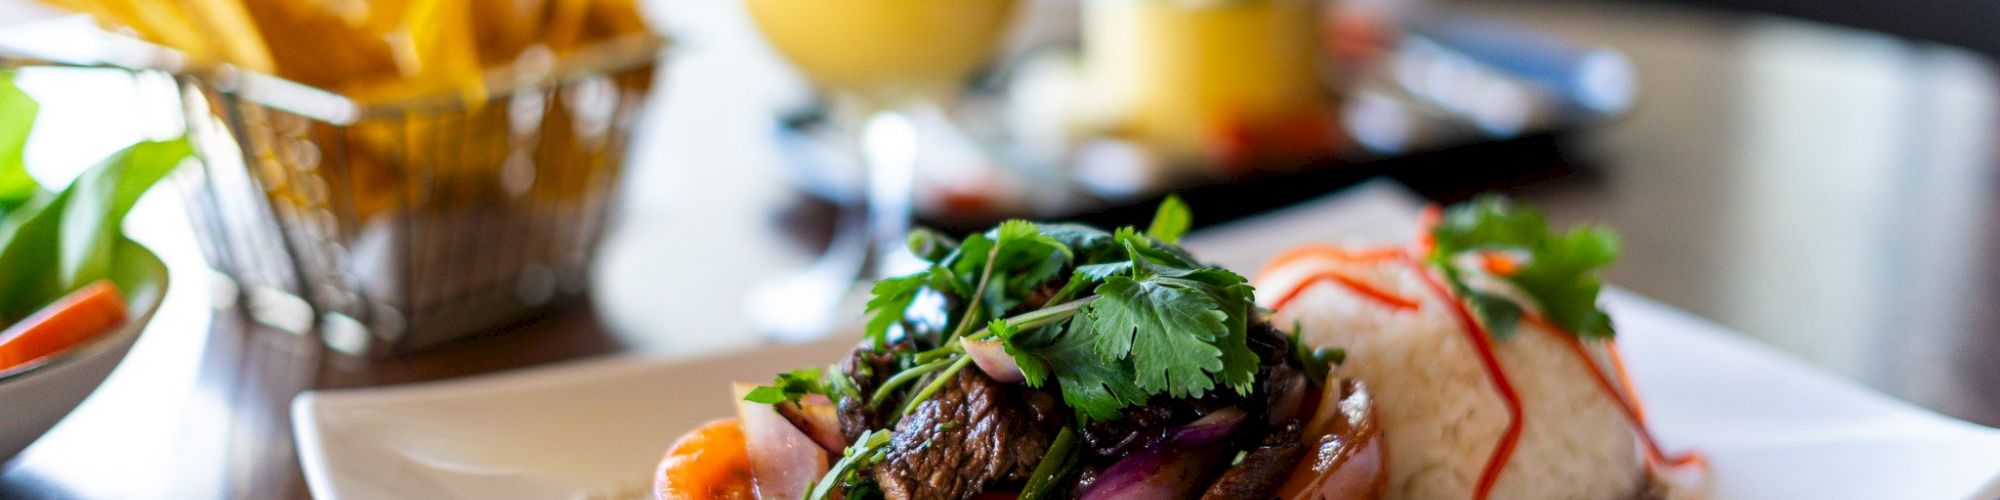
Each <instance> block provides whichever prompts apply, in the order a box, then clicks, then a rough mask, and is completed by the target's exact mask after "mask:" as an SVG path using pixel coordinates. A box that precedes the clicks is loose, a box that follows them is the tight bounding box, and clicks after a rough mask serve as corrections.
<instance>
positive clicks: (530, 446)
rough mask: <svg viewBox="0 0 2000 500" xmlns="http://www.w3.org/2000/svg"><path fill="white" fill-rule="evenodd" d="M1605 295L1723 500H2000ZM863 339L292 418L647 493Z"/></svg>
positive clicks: (1351, 228)
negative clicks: (703, 445) (728, 421)
mask: <svg viewBox="0 0 2000 500" xmlns="http://www.w3.org/2000/svg"><path fill="white" fill-rule="evenodd" d="M1415 207H1416V204H1415V202H1414V201H1413V198H1411V197H1410V196H1408V195H1407V194H1404V193H1402V192H1400V191H1398V190H1396V189H1394V188H1392V187H1388V186H1386V185H1383V184H1371V185H1367V186H1364V187H1361V188H1357V189H1353V190H1350V191H1348V192H1345V193H1342V194H1338V195H1334V196H1331V197H1328V198H1327V199H1325V200H1322V201H1318V202H1314V203H1309V204H1305V205H1301V206H1299V207H1294V208H1291V209H1286V210H1283V211H1280V212H1277V213H1273V214H1270V215H1266V216H1261V217H1258V218H1255V219H1251V220H1247V221H1244V222H1240V223H1236V224H1232V225H1230V226H1227V227H1220V228H1216V229H1214V230H1209V231H1204V232H1202V233H1200V234H1199V235H1197V236H1195V237H1194V238H1191V239H1190V241H1189V244H1188V246H1189V247H1190V250H1192V251H1193V252H1195V254H1197V255H1200V256H1202V257H1203V258H1206V259H1209V260H1212V261H1214V262H1216V263H1218V264H1222V265H1225V266H1228V267H1231V268H1233V269H1239V270H1249V269H1255V268H1256V265H1257V264H1259V263H1261V262H1262V260H1263V259H1264V258H1266V257H1268V256H1270V255H1272V254H1273V253H1275V252H1276V251H1278V250H1279V249H1282V248H1285V247H1288V246H1291V245H1295V244H1298V243H1302V242H1307V241H1324V240H1328V239H1333V238H1348V239H1357V240H1376V241H1391V240H1399V239H1403V238H1407V237H1408V236H1409V234H1408V233H1409V231H1410V229H1409V228H1411V227H1413V223H1412V214H1413V213H1414V212H1415ZM1604 300H1605V303H1606V307H1607V308H1609V309H1610V311H1611V314H1612V316H1613V317H1614V318H1616V321H1617V322H1618V326H1619V336H1620V342H1621V343H1622V344H1623V346H1624V350H1625V352H1626V353H1627V357H1628V358H1629V359H1628V360H1627V362H1628V363H1629V365H1628V367H1629V368H1630V370H1631V372H1632V377H1633V378H1634V380H1635V382H1636V383H1637V385H1638V387H1639V390H1640V392H1641V393H1642V394H1643V395H1644V397H1645V403H1646V407H1647V409H1648V411H1649V417H1650V419H1651V423H1652V424H1653V427H1654V429H1655V431H1656V432H1657V433H1658V434H1659V438H1660V439H1661V441H1662V442H1663V443H1664V445H1665V446H1667V447H1668V448H1669V449H1670V450H1678V449H1686V448H1692V449H1697V450H1700V451H1702V452H1704V453H1706V454H1707V455H1708V456H1709V458H1710V460H1711V462H1712V463H1713V466H1714V480H1715V484H1714V487H1715V488H1714V498H1717V499H1725V500H1726V499H1763V498H1818V499H1841V498H1854V499H1875V498H1939V499H1967V498H1976V499H1987V498H1996V497H2000V489H1996V488H1995V486H1996V485H1995V484H1994V479H1995V478H1994V476H1995V474H1996V472H2000V431H1995V430H1993V429H1989V428H1985V427H1981V426H1977V425H1973V424H1969V423H1965V422H1961V421H1957V420H1953V419H1950V418H1946V417H1943V416H1940V415H1938V414H1936V413H1933V412H1930V411H1926V410H1923V409H1921V408H1917V407H1915V406H1912V405H1910V404H1908V403H1904V402H1901V401H1898V400H1895V399H1892V398H1889V397H1887V396H1884V395H1882V394H1880V393H1877V392H1874V391H1872V390H1869V389H1867V388H1864V387H1861V386H1859V385H1856V384H1853V383H1850V382H1847V381H1844V380H1841V379H1838V378H1836V377H1834V376H1832V375H1830V374H1828V373H1826V372H1824V371H1822V370H1819V369H1815V368H1812V367H1810V366H1807V365H1805V364H1803V363H1800V362H1798V361H1796V360H1793V359H1791V358H1789V357H1786V356H1785V355H1783V354H1781V353H1778V352H1776V351H1773V350H1772V349H1770V348H1767V347H1764V346H1762V345H1759V344H1756V343H1754V342H1753V341H1750V340H1746V339H1744V338H1743V337H1741V336H1740V335H1737V334H1735V333H1731V332H1728V331H1726V330H1724V329H1722V328H1720V327H1718V326H1716V325H1714V324H1711V323H1708V322H1706V321H1703V320H1701V319H1699V318H1695V317H1693V316H1690V315H1688V314H1686V313H1683V312H1679V311H1676V310H1673V309H1672V308H1669V307H1666V306H1664V305H1661V304H1659V303H1656V302H1653V301H1651V300H1648V299H1645V298H1643V297H1639V296H1637V295H1634V294H1631V293H1627V292H1623V291H1620V290H1612V291H1610V292H1609V293H1607V294H1606V296H1605V299H1604ZM853 344H854V341H853V340H852V339H850V338H841V339H829V340H824V341H819V342H815V343H811V344H801V345H788V346H769V347H760V348H756V349H754V350H751V351H748V352H737V353H732V354H725V355H721V356H715V357H709V358H704V359H698V360H691V361H688V360H682V361H676V360H664V359H649V358H643V357H619V358H611V359H603V360H593V361H583V362H575V363H569V364H565V365H558V366H552V367H547V368H537V369H530V370H523V371H518V372H512V373H506V374H500V375H492V376H484V377H477V378H469V379H460V380H452V381H444V382H435V383H425V384H415V385H407V386H398V387H388V388H374V389H350V390H341V391H323V392H312V393H307V394H303V395H300V396H299V397H298V399H297V400H296V401H294V404H293V419H294V422H293V423H294V425H293V428H294V431H295V432H296V434H297V438H298V449H299V453H300V457H301V461H302V462H303V465H304V467H305V474H306V479H307V481H308V483H310V485H311V488H312V492H313V495H314V496H316V497H319V498H322V499H340V498H347V499H377V498H431V499H452V498H464V499H503V498H624V497H633V498H645V497H647V496H648V493H647V488H648V484H649V479H648V478H649V476H650V474H651V472H652V468H653V465H654V463H655V461H657V459H658V458H659V455H660V454H661V452H663V451H664V450H665V448H666V446H667V445H668V444H669V443H671V442H672V441H673V440H674V438H675V437H677V436H678V435H679V434H680V433H682V432H684V431H686V430H688V429H689V428H692V427H693V426H695V425H697V424H699V423H701V422H704V421H707V420H711V419H715V418H720V417H726V416H729V415H730V414H731V411H732V410H731V408H732V407H731V402H730V400H729V388H728V383H729V382H732V381H739V380H741V381H759V382H761V381H765V380H769V379H770V377H771V376H772V374H774V373H777V372H780V371H785V370H789V369H792V368H796V367H799V366H807V365H818V364H825V363H828V362H830V361H832V360H835V359H838V358H839V357H840V356H841V355H842V354H843V353H844V351H845V350H846V349H847V348H848V347H850V346H852V345H853Z"/></svg>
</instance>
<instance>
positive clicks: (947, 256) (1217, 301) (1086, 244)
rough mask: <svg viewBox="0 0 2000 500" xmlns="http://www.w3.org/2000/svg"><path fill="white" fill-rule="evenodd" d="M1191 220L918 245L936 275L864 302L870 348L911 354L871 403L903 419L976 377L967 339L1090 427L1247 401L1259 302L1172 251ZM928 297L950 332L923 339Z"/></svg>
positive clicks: (1168, 212)
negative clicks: (895, 406) (1142, 407)
mask: <svg viewBox="0 0 2000 500" xmlns="http://www.w3.org/2000/svg"><path fill="white" fill-rule="evenodd" d="M1192 221H1193V216H1192V214H1190V213H1189V211H1188V209H1187V206H1186V205H1185V204H1183V203H1182V202H1181V201H1180V200H1179V199H1178V198H1168V199H1167V201H1166V202H1164V203H1162V204H1161V205H1160V208H1159V210H1158V212H1157V213H1156V214H1155V216H1154V220H1153V222H1152V223H1151V224H1150V225H1148V226H1147V229H1146V230H1145V231H1144V232H1141V231H1140V230H1138V229H1136V228H1133V227H1124V228H1119V229H1117V230H1115V231H1108V232H1107V231H1104V230H1101V229H1096V228H1092V227H1088V226H1082V225H1076V224H1035V223H1030V222H1025V221H1007V222H1004V223H1001V224H1000V225H999V226H997V227H995V228H993V229H991V230H988V231H986V232H983V233H977V234H972V235H969V236H967V237H966V238H965V239H964V240H963V241H957V242H954V241H951V240H950V239H949V238H946V237H944V236H942V235H938V234H936V233H934V232H929V231H920V232H917V233H915V234H913V236H912V239H911V248H912V250H913V253H916V254H918V255H919V256H921V257H925V258H926V259H927V260H929V261H930V262H931V264H932V265H931V266H930V267H929V268H928V269H926V270H925V271H922V272H918V273H915V274H911V275H907V276H900V277H894V278H889V279H885V280H882V281H880V282H877V283H876V284H875V286H874V288H873V290H872V292H873V297H872V298H871V300H869V302H868V315H869V321H868V326H867V335H868V337H869V339H871V343H870V344H871V345H872V346H874V348H875V349H877V350H888V351H900V352H904V353H905V354H907V357H906V362H905V363H904V364H903V366H905V367H906V368H905V369H903V370H902V371H900V372H898V373H896V374H894V375H891V376H890V377H889V378H888V379H887V380H885V381H884V383H883V384H882V385H881V387H879V388H878V389H877V393H876V394H874V395H873V396H872V397H871V398H870V403H871V404H877V405H880V404H886V403H887V402H888V401H890V400H894V399H897V398H899V397H900V398H901V401H902V403H901V412H899V413H898V415H900V414H901V413H906V412H908V411H910V410H911V409H913V408H914V407H915V406H916V405H917V404H918V403H920V402H922V401H923V400H924V399H925V398H928V397H929V396H931V395H932V394H935V393H936V391H937V390H938V389H939V388H940V387H942V386H943V385H944V384H945V383H946V382H948V381H949V380H950V379H951V377H952V376H954V375H956V374H957V373H958V372H959V371H961V370H963V369H965V367H966V366H968V365H969V364H970V359H969V358H967V357H966V355H965V354H964V353H963V352H962V348H961V347H960V346H959V344H958V343H957V342H955V340H956V339H957V338H959V337H969V338H972V339H975V340H994V339H997V340H999V341H1000V342H1001V343H1002V344H1003V346H1004V347H1005V349H1006V351H1007V353H1008V354H1010V355H1012V356H1014V358H1015V362H1016V364H1017V365H1019V366H1020V367H1021V370H1022V373H1023V375H1024V376H1025V378H1026V379H1027V380H1026V382H1027V384H1028V385H1030V386H1032V387H1037V388H1041V387H1047V386H1051V385H1053V386H1054V387H1056V388H1057V389H1058V390H1059V392H1060V393H1061V394H1062V396H1063V400H1064V402H1065V403H1066V404H1068V406H1069V407H1070V408H1071V409H1072V410H1074V411H1075V413H1076V415H1077V417H1078V419H1080V420H1083V421H1090V420H1111V419H1116V418H1119V417H1120V415H1121V414H1122V410H1123V409H1124V408H1126V407H1128V406H1133V405H1139V404H1144V403H1145V402H1146V401H1147V400H1149V399H1151V398H1152V397H1154V396H1167V397H1173V398H1193V397H1201V396H1203V395H1206V394H1208V393H1209V392H1210V391H1215V390H1220V388H1223V387H1227V388H1229V389H1230V390H1234V391H1236V392H1238V393H1240V394H1248V393H1249V392H1250V390H1251V385H1252V382H1253V379H1254V377H1255V374H1256V369H1257V364H1258V358H1257V355H1256V353H1255V352H1253V351H1251V350H1250V348H1249V345H1248V340H1247V339H1248V334H1247V325H1248V324H1249V321H1250V319H1249V318H1250V312H1251V304H1253V299H1252V291H1251V288H1250V286H1249V285H1248V284H1247V280H1245V279H1244V278H1243V277H1242V276H1240V275H1237V274H1236V273H1233V272H1230V271H1228V270H1225V269H1222V268H1219V267H1214V266H1209V265H1206V264H1202V263H1200V262H1199V261H1196V260H1195V259H1194V258H1193V257H1191V256H1189V255H1188V253H1187V252H1186V251H1184V250H1181V249H1180V248H1179V247H1177V246H1174V244H1175V243H1177V242H1178V241H1179V240H1180V237H1181V236H1182V235H1183V234H1185V233H1186V232H1187V230H1188V228H1189V227H1190V226H1191V225H1192ZM1057 284H1060V287H1057V286H1056V285H1057ZM1051 288H1054V289H1055V291H1054V292H1053V293H1048V290H1049V289H1051ZM925 293H940V294H943V295H945V296H947V297H949V298H950V299H951V300H950V302H949V303H950V304H951V307H952V310H951V311H949V312H950V314H948V315H947V317H949V318H952V319H951V323H950V324H948V325H946V326H945V328H943V329H941V330H940V331H939V333H936V334H933V335H930V336H928V337H926V336H923V335H915V334H913V333H912V332H914V331H915V329H913V328H910V325H908V324H906V321H905V318H906V317H907V316H908V313H909V309H910V307H911V305H912V304H914V303H916V302H917V299H918V297H919V296H921V295H923V294H925ZM1037 293H1043V294H1044V296H1042V297H1039V302H1035V303H1033V307H1028V306H1029V305H1030V303H1031V301H1032V300H1034V299H1031V298H1033V297H1036V294H1037ZM774 390H776V389H774Z"/></svg>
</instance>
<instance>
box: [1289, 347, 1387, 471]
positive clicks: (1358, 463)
mask: <svg viewBox="0 0 2000 500" xmlns="http://www.w3.org/2000/svg"><path fill="white" fill-rule="evenodd" d="M1326 382H1327V383H1326V385H1327V391H1326V396H1327V397H1326V399H1324V400H1322V401H1321V402H1320V405H1319V412H1318V414H1316V415H1313V419H1312V424H1311V425H1309V426H1307V429H1308V431H1307V434H1305V435H1304V436H1303V437H1304V438H1305V439H1306V444H1307V445H1308V446H1311V447H1312V449H1311V452H1310V453H1311V455H1310V456H1307V457H1306V459H1305V460H1302V461H1300V462H1299V465H1298V467H1296V468H1294V469H1292V475H1291V477H1289V478H1286V480H1285V485H1284V486H1283V487H1280V488H1279V490H1278V491H1279V494H1280V496H1282V497H1283V498H1286V499H1288V500H1296V499H1314V500H1347V499H1356V500H1359V499H1371V498H1382V496H1383V494H1384V492H1386V491H1388V481H1389V475H1388V469H1387V468H1386V467H1385V463H1384V462H1383V459H1382V458H1383V457H1382V427H1381V424H1380V423H1378V422H1377V421H1376V418H1375V402H1374V400H1373V399H1372V398H1371V397H1370V395H1369V393H1368V386H1367V385H1364V384H1362V383H1361V381H1359V380H1339V379H1334V378H1331V377H1329V378H1328V379H1327V381H1326Z"/></svg>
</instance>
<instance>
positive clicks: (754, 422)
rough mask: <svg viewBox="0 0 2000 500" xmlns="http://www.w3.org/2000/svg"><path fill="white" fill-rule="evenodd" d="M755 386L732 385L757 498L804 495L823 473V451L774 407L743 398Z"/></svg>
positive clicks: (824, 453)
mask: <svg viewBox="0 0 2000 500" xmlns="http://www.w3.org/2000/svg"><path fill="white" fill-rule="evenodd" d="M755 388H757V386H756V385H755V384H744V383H738V384H736V386H735V389H736V416H737V418H740V419H742V420H743V444H744V447H745V448H746V449H747V451H749V454H750V477H751V480H752V481H753V483H754V484H756V485H757V497H758V498H805V495H806V491H807V490H808V489H809V488H811V487H812V482H813V480H815V479H819V477H820V476H822V475H825V474H826V468H827V460H826V451H825V450H824V449H822V448H821V447H820V445H819V444H818V443H815V442H813V439H812V438H811V437H808V436H806V433H804V432H801V431H799V428H798V427H794V426H793V425H792V422H791V421H790V420H786V419H785V417H784V416H783V415H779V414H778V411H777V409H776V408H774V407H772V406H771V405H767V404H763V403H757V402H751V401H745V400H743V397H744V396H746V395H749V394H750V390H751V389H755Z"/></svg>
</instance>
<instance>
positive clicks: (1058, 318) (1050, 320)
mask: <svg viewBox="0 0 2000 500" xmlns="http://www.w3.org/2000/svg"><path fill="white" fill-rule="evenodd" d="M1096 301H1097V296H1095V295H1093V296H1090V297H1084V298H1081V299H1076V300H1072V301H1069V302H1064V303H1061V304H1057V305H1055V306H1053V307H1044V308H1041V309H1036V310H1033V311H1028V312H1026V313H1022V314H1018V315H1015V316H1014V317H1011V318H1007V324H1009V325H1013V326H1014V328H1017V329H1019V330H1020V331H1024V332H1025V331H1028V330H1033V329H1036V328H1041V327H1044V326H1049V325H1052V324H1056V323H1060V322H1062V321H1063V320H1066V319H1069V318H1070V317H1071V316H1075V315H1076V313H1077V311H1080V310H1082V309H1083V306H1087V305H1090V303H1091V302H1096ZM992 337H993V330H992V328H980V329H979V331H976V332H972V336H971V337H969V338H971V339H973V340H985V339H988V338H992Z"/></svg>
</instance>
